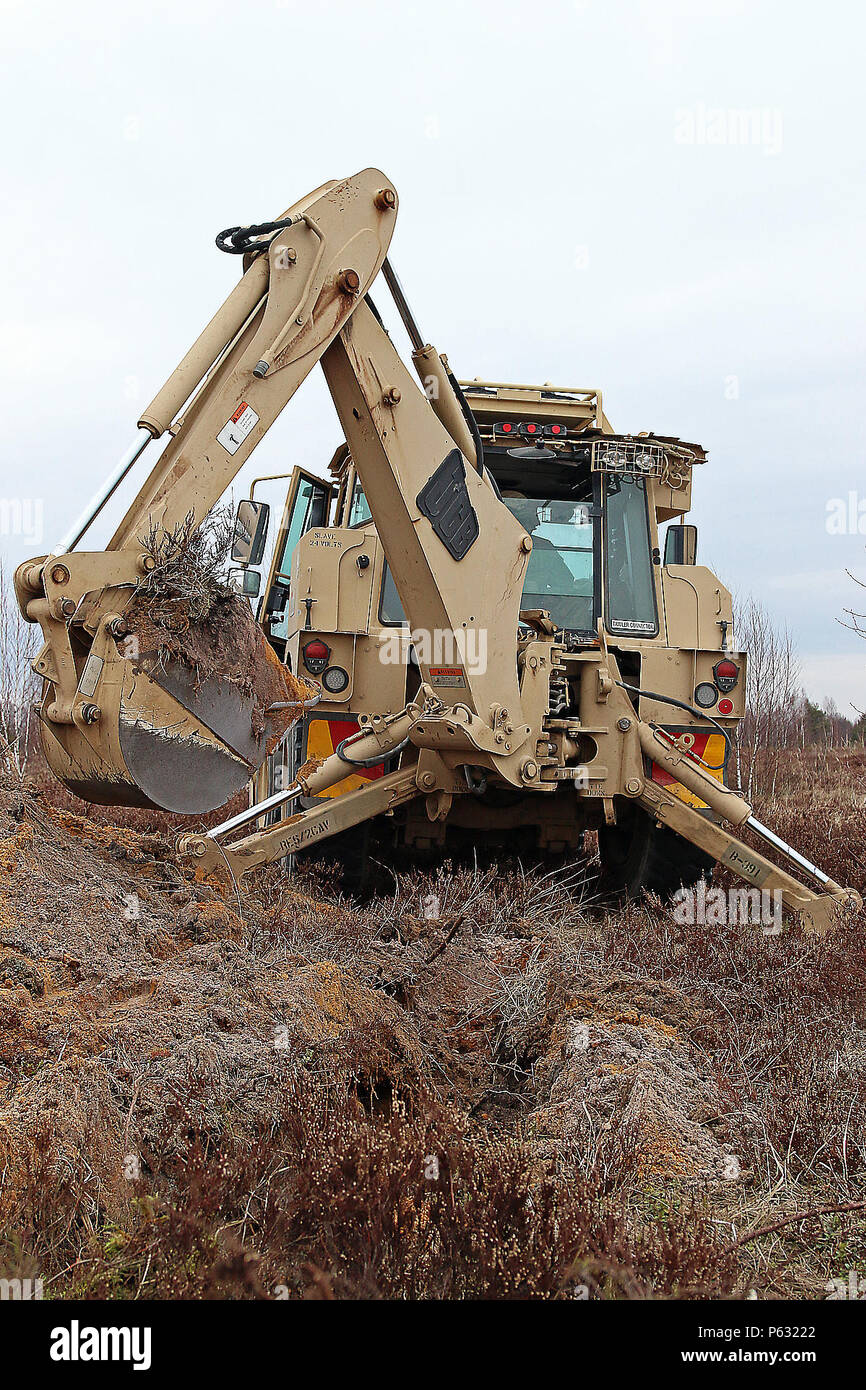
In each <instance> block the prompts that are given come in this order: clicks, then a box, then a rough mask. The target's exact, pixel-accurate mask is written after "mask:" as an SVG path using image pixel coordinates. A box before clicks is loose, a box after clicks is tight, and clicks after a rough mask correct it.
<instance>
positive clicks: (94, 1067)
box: [0, 750, 866, 1299]
mask: <svg viewBox="0 0 866 1390" xmlns="http://www.w3.org/2000/svg"><path fill="white" fill-rule="evenodd" d="M786 773H787V780H786V781H784V780H777V795H776V798H775V800H774V803H773V804H771V805H768V804H766V803H765V804H764V805H762V806H761V807H760V811H761V812H762V813H763V816H762V818H763V819H764V820H765V821H767V822H768V823H770V824H772V825H773V826H774V827H776V828H777V829H778V830H779V831H780V832H781V833H782V834H783V835H784V836H785V837H786V838H787V839H789V840H790V841H791V842H792V843H794V844H795V845H797V846H798V847H799V848H800V849H801V850H803V851H804V852H805V853H807V854H809V855H810V856H811V857H813V858H814V859H815V860H817V862H819V863H820V864H822V865H823V866H824V867H825V868H826V869H827V871H828V872H830V873H831V874H832V875H833V876H834V877H837V878H839V879H840V880H842V881H843V882H848V883H852V884H853V885H854V886H856V887H858V888H859V889H860V890H861V891H864V890H866V826H864V806H866V755H864V754H863V753H862V751H861V752H859V753H855V752H853V751H851V750H845V751H840V752H833V751H827V750H823V751H822V752H821V753H820V754H819V753H810V752H808V751H805V752H800V753H797V754H792V755H791V758H790V762H789V763H788V764H787V766H786ZM114 814H115V816H119V815H121V814H122V813H114ZM111 816H112V812H111V811H108V812H100V813H99V818H98V819H95V818H93V817H91V816H90V815H88V814H85V808H84V807H83V806H82V805H81V803H78V806H77V810H76V809H75V808H74V806H73V803H72V800H71V798H69V797H68V796H66V795H65V794H58V793H56V792H55V791H54V790H52V789H51V788H50V787H49V785H48V784H47V783H45V784H43V785H42V786H41V788H40V787H34V786H33V785H22V784H21V783H20V782H19V781H18V780H17V779H15V778H13V777H11V776H9V777H7V779H6V781H5V782H4V783H3V786H2V792H0V875H2V898H0V1274H3V1275H5V1276H6V1277H13V1276H14V1275H16V1274H17V1275H18V1276H21V1277H26V1276H31V1277H36V1276H38V1277H41V1278H42V1279H43V1280H44V1282H45V1293H46V1297H49V1296H50V1297H56V1298H73V1297H84V1298H101V1297H116V1298H177V1297H215V1298H237V1297H271V1298H273V1297H290V1298H298V1297H307V1298H347V1297H348V1298H358V1297H362V1298H464V1297H466V1298H479V1297H481V1298H574V1297H589V1298H605V1299H628V1298H652V1297H655V1298H728V1297H732V1298H742V1297H747V1296H758V1297H760V1298H778V1297H785V1296H788V1297H791V1296H793V1297H799V1298H824V1297H826V1295H827V1288H826V1286H827V1283H828V1281H829V1280H832V1279H834V1278H838V1279H842V1280H844V1281H847V1280H848V1277H849V1271H855V1272H859V1274H860V1275H861V1276H866V1220H864V1211H863V1209H862V1208H863V1205H864V1200H866V1192H864V1187H866V1183H864V1178H866V950H864V947H866V914H862V913H861V914H860V916H859V917H858V918H856V919H854V920H853V921H850V922H849V923H848V924H847V925H846V926H845V927H844V928H839V929H837V930H834V931H833V932H832V933H830V934H828V935H827V936H824V937H822V938H816V937H813V936H808V935H804V934H803V933H802V932H801V931H800V930H799V929H798V928H793V927H792V928H787V929H786V930H785V931H784V932H783V933H782V934H781V935H767V934H764V933H763V932H762V931H761V929H760V928H755V927H749V926H730V927H724V928H719V927H712V928H710V927H706V926H701V925H697V926H683V925H679V924H678V923H677V922H675V921H674V920H673V918H672V916H671V913H670V911H669V910H668V909H666V908H664V907H662V906H661V904H659V903H657V902H653V901H646V902H644V903H642V904H640V905H636V906H634V907H632V908H630V909H628V910H625V911H623V910H618V911H609V910H604V909H603V908H602V907H600V906H599V904H598V903H597V902H594V901H593V895H592V879H591V870H592V866H591V865H590V870H589V875H588V876H587V877H585V878H583V879H581V878H580V877H579V875H578V874H577V873H576V872H575V871H572V872H570V873H569V872H565V871H560V872H557V873H544V872H541V871H530V870H521V869H520V867H519V866H517V865H512V866H502V867H500V869H499V871H498V872H484V871H481V870H476V871H470V870H467V869H464V868H459V867H456V866H455V867H449V866H446V867H445V868H443V869H442V870H440V871H439V872H438V873H435V874H426V875H423V874H420V873H419V874H413V875H409V876H401V877H399V879H395V881H394V889H393V893H391V894H389V895H385V896H381V897H377V898H374V899H372V900H370V901H367V902H365V903H354V902H352V901H351V900H349V899H347V898H345V897H344V896H341V894H340V892H339V891H338V890H337V888H336V886H335V885H334V883H329V881H328V880H327V879H326V878H323V874H322V870H321V867H317V868H316V869H315V871H314V870H313V869H312V868H310V869H308V870H305V871H302V872H300V873H299V874H298V875H297V876H296V877H295V878H293V879H288V878H286V877H285V876H284V874H283V873H282V871H281V870H279V869H272V870H269V871H268V872H266V873H264V874H262V875H260V876H259V877H257V878H256V879H254V880H247V881H245V882H244V884H243V885H242V886H241V888H240V892H239V894H237V893H236V891H235V889H234V888H233V887H232V886H231V885H227V886H226V885H221V884H218V883H209V882H196V881H195V880H194V879H193V878H192V876H191V874H190V873H188V872H187V871H184V870H181V869H180V868H179V867H178V865H177V863H176V862H175V860H174V856H173V851H172V844H171V839H170V837H169V836H168V835H167V834H166V833H165V832H166V826H165V822H164V821H162V822H160V820H159V818H158V817H156V816H153V817H151V818H150V823H148V818H147V816H146V815H145V814H144V813H141V812H137V813H132V814H130V815H129V816H128V817H127V818H126V821H125V823H124V825H116V824H115V825H112V824H111V823H110V820H111ZM857 1204H859V1206H858V1205H857ZM845 1207H848V1208H849V1209H848V1210H847V1211H846V1210H843V1209H842V1208H845ZM828 1209H829V1210H828Z"/></svg>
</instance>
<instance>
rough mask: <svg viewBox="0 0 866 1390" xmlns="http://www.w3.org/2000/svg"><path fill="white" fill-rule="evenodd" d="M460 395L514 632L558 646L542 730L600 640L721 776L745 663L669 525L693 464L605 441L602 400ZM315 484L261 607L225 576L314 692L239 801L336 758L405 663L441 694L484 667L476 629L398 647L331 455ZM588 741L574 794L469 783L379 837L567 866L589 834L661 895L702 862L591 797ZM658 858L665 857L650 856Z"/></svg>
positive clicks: (362, 772)
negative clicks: (554, 859)
mask: <svg viewBox="0 0 866 1390" xmlns="http://www.w3.org/2000/svg"><path fill="white" fill-rule="evenodd" d="M461 388H462V392H463V395H464V398H465V400H466V403H467V405H468V408H469V411H471V416H472V420H473V425H474V429H475V430H476V431H477V437H478V439H479V440H480V443H481V446H482V449H483V459H484V466H485V468H486V469H487V470H488V472H489V474H490V475H491V476H492V478H493V479H494V480H495V483H496V485H497V487H498V489H499V492H500V494H501V497H502V500H503V501H504V503H505V505H506V506H507V507H508V509H509V511H510V512H511V513H512V515H513V516H514V517H516V519H517V520H518V521H519V522H520V524H521V526H523V527H524V529H525V530H526V532H527V535H528V536H530V537H531V540H532V552H531V556H530V560H529V566H528V569H527V573H526V577H525V583H524V588H523V603H522V609H521V627H522V628H525V632H526V635H527V636H529V635H530V634H531V633H532V632H533V631H535V630H538V626H539V624H540V625H541V626H542V630H545V631H548V632H549V631H551V630H553V629H555V630H556V633H557V634H558V638H559V640H560V641H561V642H562V645H563V648H564V652H563V658H562V664H561V667H560V669H559V670H558V671H557V672H555V673H554V675H553V676H552V678H551V687H550V690H551V696H550V710H549V715H550V723H551V726H555V725H556V724H557V722H558V723H559V724H561V725H562V728H563V730H564V729H565V728H566V727H567V725H568V721H569V717H570V716H571V718H572V720H573V718H574V716H575V715H576V714H579V711H580V707H581V682H582V681H583V680H584V678H586V677H589V676H590V675H592V678H593V679H594V670H592V669H591V668H590V667H587V666H583V665H582V663H581V659H580V657H581V652H586V651H587V650H591V649H595V650H597V649H598V647H599V645H600V644H605V645H606V646H607V647H608V649H610V650H611V651H613V652H614V653H615V655H616V658H617V663H618V665H619V669H620V672H621V674H622V677H623V680H624V681H625V682H627V683H628V685H629V686H630V687H632V688H633V690H636V691H642V692H644V693H642V694H641V695H639V696H636V697H635V698H637V699H639V702H640V703H639V706H638V708H639V712H640V715H641V717H642V718H644V719H655V720H657V721H659V722H660V723H662V724H663V725H664V727H665V728H666V729H667V730H668V731H669V732H671V733H673V734H674V735H675V737H676V739H677V742H678V743H679V744H680V746H682V747H683V748H686V749H689V750H690V751H691V752H693V754H694V755H695V756H696V757H697V758H699V759H700V760H701V761H702V763H703V764H704V766H705V767H706V768H708V769H709V770H711V771H712V774H713V776H714V777H716V778H717V779H719V780H724V777H725V764H726V742H725V738H724V735H723V732H722V730H723V729H727V730H733V729H734V727H735V725H736V722H737V721H738V720H739V719H740V718H741V717H742V715H743V712H744V699H745V657H744V655H743V654H741V653H736V652H733V651H732V650H731V637H732V613H731V595H730V593H729V591H728V590H727V589H726V588H725V587H724V585H723V584H722V583H721V582H720V581H719V579H718V578H717V577H716V576H715V575H714V574H713V573H712V572H711V571H710V570H708V569H706V568H705V567H703V566H701V565H699V564H698V563H697V554H696V551H697V534H696V528H695V527H694V526H690V525H688V524H686V523H685V522H684V517H685V515H686V513H687V512H688V510H689V506H690V501H691V484H692V469H693V468H694V467H695V466H697V465H699V464H701V463H703V462H704V459H705V454H704V451H703V450H702V449H701V448H700V447H699V446H697V445H694V444H686V443H683V442H681V441H680V440H678V439H674V438H671V437H665V436H659V435H651V434H640V435H634V436H631V435H618V434H615V433H614V431H613V430H612V428H611V425H610V423H609V422H608V420H607V418H606V416H605V414H604V410H603V408H602V399H601V393H600V392H598V391H591V390H576V389H570V388H558V387H553V386H514V385H501V384H496V383H492V382H485V381H471V382H463V383H461ZM329 472H330V480H329V481H325V480H323V479H322V478H320V477H317V476H315V475H314V474H312V473H310V472H306V471H305V470H303V469H300V468H296V469H295V470H294V472H293V473H292V474H291V475H290V480H289V485H288V489H287V493H286V497H285V504H284V506H283V508H282V515H281V516H280V517H279V523H278V526H277V529H276V534H275V535H274V536H273V537H272V538H271V540H272V548H271V558H270V563H269V565H268V566H267V567H266V571H265V572H264V582H263V584H262V585H261V592H260V593H256V589H257V587H258V575H257V574H255V573H251V572H250V566H249V565H247V566H246V567H245V568H246V573H244V574H242V575H241V576H240V578H241V583H242V584H243V585H244V586H245V587H246V591H247V592H248V593H250V594H251V596H254V597H255V600H256V601H257V604H258V607H257V616H258V619H259V621H260V623H261V624H262V626H263V628H264V631H265V633H266V634H267V635H268V637H269V639H270V641H271V643H272V645H273V646H274V648H275V649H276V651H277V653H278V654H279V655H280V657H281V658H282V659H283V660H284V661H285V662H286V663H287V664H288V665H289V667H290V669H291V670H292V671H294V672H295V673H296V674H297V675H298V676H301V677H303V678H304V679H306V680H310V681H312V682H313V683H314V684H316V685H318V687H319V688H320V689H321V699H320V701H319V703H318V704H317V705H316V707H315V708H314V709H311V710H309V711H308V712H307V714H306V716H305V718H304V719H303V720H302V721H300V722H299V723H298V724H297V725H296V726H295V727H294V729H292V730H291V731H290V733H289V734H288V735H287V737H286V740H285V742H284V744H283V746H282V747H281V748H280V749H279V750H278V751H277V753H276V754H275V755H273V756H272V757H271V758H270V759H269V760H268V762H267V763H266V764H265V766H264V767H263V768H262V770H261V772H260V773H259V779H258V782H257V783H256V784H255V786H254V787H253V789H252V795H253V798H254V800H255V801H258V800H262V799H263V798H265V797H266V796H268V795H270V794H272V793H273V792H274V791H279V790H280V789H281V788H283V787H285V786H288V785H290V784H291V782H292V780H293V778H294V776H295V774H296V773H297V771H298V769H299V768H300V767H301V766H302V765H304V764H306V763H307V762H308V761H309V760H320V759H323V758H325V757H327V756H328V755H329V754H331V753H333V752H334V750H335V749H336V748H337V747H338V746H339V745H340V744H341V743H342V741H343V740H344V739H346V738H348V737H350V736H351V735H353V734H355V733H356V732H357V731H358V728H359V716H360V715H361V714H362V713H364V712H368V713H376V714H381V715H384V714H393V713H397V712H398V711H400V710H402V709H403V708H404V706H405V704H406V702H407V700H408V699H411V697H412V696H413V694H414V693H415V691H416V690H417V688H418V686H419V684H420V680H421V677H420V670H419V663H418V654H419V645H420V644H424V643H427V644H428V645H429V647H430V650H429V652H424V651H423V650H422V651H421V657H422V661H424V662H425V664H426V663H429V664H430V665H431V666H432V667H433V669H434V670H435V671H437V672H438V677H439V679H440V680H441V681H443V682H446V683H447V681H448V679H449V674H448V673H449V671H452V672H453V673H454V675H453V679H455V680H459V671H460V668H461V665H462V664H463V663H466V662H468V663H470V664H471V663H473V662H483V661H484V660H485V659H486V652H485V650H484V645H485V641H486V639H487V634H485V633H483V632H478V631H477V630H475V631H470V632H468V633H467V634H465V638H463V639H462V635H461V634H456V633H438V634H427V633H417V634H413V633H411V632H410V630H409V626H408V624H407V621H406V618H405V614H404V609H403V605H402V603H401V600H400V595H399V593H398V591H397V586H396V584H395V582H394V578H393V576H392V574H391V571H390V569H389V566H388V563H387V560H386V558H385V552H384V549H383V546H382V542H381V539H380V537H379V535H378V533H377V529H376V526H375V524H374V523H373V520H372V518H371V515H370V508H369V506H368V505H367V500H366V498H365V496H364V490H363V487H362V486H361V482H360V480H359V478H358V476H357V473H356V470H355V467H354V464H353V461H352V458H351V455H350V453H349V450H348V448H347V447H346V446H345V445H343V446H342V447H340V448H339V449H338V450H337V452H336V453H335V455H334V457H333V459H332V460H331V464H330V469H329ZM265 481H268V480H264V479H260V480H257V481H256V484H255V485H254V487H253V492H252V498H251V501H250V502H248V503H243V504H242V507H241V513H242V514H245V515H246V523H245V525H246V530H247V531H248V533H249V535H250V539H251V541H252V542H253V543H254V544H255V543H257V544H258V550H259V553H258V556H255V554H254V550H253V551H251V555H252V557H253V559H255V558H258V559H259V560H261V556H262V549H263V546H264V529H265V527H266V525H267V521H268V509H267V507H266V505H264V504H263V503H261V502H260V501H259V502H257V501H256V490H257V489H259V490H261V485H262V484H263V483H264V482H265ZM666 522H668V523H671V524H670V525H669V526H668V528H667V534H666V536H665V541H664V554H662V552H661V548H660V536H659V528H660V527H661V526H662V525H663V524H664V523H666ZM256 529H258V536H256V535H255V534H254V532H255V531H256ZM461 639H462V640H461ZM493 640H495V637H494V638H493ZM654 691H664V692H665V695H666V697H667V698H666V700H665V702H664V703H661V702H658V701H656V700H654V699H653V695H652V693H651V692H654ZM670 697H673V698H674V699H675V700H679V701H680V702H681V703H682V706H684V708H678V707H677V706H676V705H672V704H671V703H670ZM704 711H706V716H710V717H711V719H712V721H713V722H709V720H708V718H707V717H706V716H705V715H704V714H703V712H704ZM595 722H596V723H597V721H595ZM553 732H554V736H555V734H556V732H557V731H556V730H555V729H553ZM604 742H605V730H604V729H603V728H597V727H594V726H593V722H592V721H590V723H589V724H588V725H586V726H584V727H583V728H582V730H581V736H580V744H581V747H580V767H581V768H582V769H583V776H584V781H583V784H582V785H578V784H576V785H574V786H568V787H567V788H566V786H565V785H564V784H563V786H561V787H558V788H557V789H556V792H557V794H556V795H555V796H551V797H545V798H539V797H537V796H532V797H530V796H528V795H523V794H521V792H520V791H519V790H515V789H513V788H507V787H497V786H495V785H494V784H492V783H489V782H485V785H483V786H482V785H480V784H479V786H478V787H476V788H473V791H474V792H475V793H476V794H475V795H472V796H465V797H460V798H455V800H454V803H453V806H452V808H451V810H450V813H449V815H448V817H447V819H445V820H443V821H439V822H435V823H431V821H430V819H429V818H428V816H427V815H426V814H425V809H424V806H423V805H421V806H418V805H417V804H416V805H410V806H408V807H405V808H403V809H402V810H401V811H400V812H398V813H396V814H395V815H394V816H393V817H391V818H390V823H389V825H388V827H387V833H388V835H389V837H390V838H392V840H394V841H396V842H397V843H399V844H401V845H405V846H407V847H414V848H415V849H417V850H431V849H437V848H438V849H439V850H440V851H441V850H442V849H444V848H445V847H446V845H448V844H449V843H450V842H452V841H453V842H454V843H455V844H457V843H459V842H460V841H461V840H462V841H464V842H466V841H467V840H468V841H469V842H470V843H471V844H472V845H474V846H475V847H479V846H483V845H489V846H490V847H491V848H495V849H496V850H499V851H501V850H502V849H503V848H505V849H513V850H523V851H528V850H534V851H537V852H549V853H552V854H568V853H573V852H577V851H579V850H580V848H581V846H582V843H583V837H584V832H585V831H586V830H587V829H588V828H594V829H597V830H599V831H600V836H599V840H600V847H601V852H602V860H603V863H604V865H605V869H606V873H607V877H608V878H609V880H610V881H611V883H612V884H613V885H614V886H616V887H625V888H626V889H628V890H633V891H637V890H638V888H639V887H641V886H648V887H654V886H655V887H657V888H658V889H659V890H660V891H667V890H668V889H669V887H670V882H669V879H670V874H671V873H674V874H678V875H679V877H680V878H681V879H682V880H683V881H689V879H690V878H691V879H693V878H694V877H695V876H696V874H697V873H698V872H699V871H700V872H702V871H704V870H705V869H706V867H707V866H708V864H709V860H708V858H707V856H705V855H703V854H702V853H701V852H700V851H699V850H697V849H695V848H694V847H690V846H688V845H687V844H685V843H684V842H683V841H682V840H681V839H679V838H677V840H676V843H675V844H671V845H669V846H668V845H667V841H666V837H665V833H664V832H660V831H658V830H657V829H656V828H654V827H652V825H651V822H650V821H649V819H648V817H646V815H645V814H643V813H642V812H640V810H639V808H637V807H635V806H633V805H632V804H630V803H628V802H624V801H620V799H619V798H613V797H605V795H604V776H603V775H602V776H598V775H597V774H598V772H601V773H602V774H603V773H604V771H605V769H604V766H603V764H604V756H605V755H604ZM403 756H406V754H404V755H403ZM398 761H399V759H393V760H391V763H390V764H389V765H388V766H391V765H394V766H396V765H397V762H398ZM385 771H386V764H385V763H378V764H375V765H373V766H372V767H368V768H363V769H358V770H357V771H353V772H351V773H349V774H348V775H347V776H346V777H345V778H344V779H343V780H342V781H340V782H338V783H337V784H336V785H335V786H332V787H330V788H328V789H327V791H325V792H324V793H322V795H324V796H327V797H336V796H340V795H342V794H343V793H344V792H347V791H351V790H352V789H354V788H356V787H358V786H360V785H362V783H363V780H365V779H366V780H374V779H376V778H377V777H381V776H382V775H383V774H384V772H385ZM649 771H650V773H651V776H652V777H653V779H654V780H657V781H659V782H661V783H663V784H664V785H666V786H668V787H669V788H671V789H675V790H676V793H677V795H679V796H680V797H681V798H682V799H683V800H686V801H687V802H688V803H689V804H690V805H692V806H696V807H698V808H701V809H705V807H704V803H703V802H701V801H700V800H699V799H698V798H697V797H696V796H695V795H694V794H693V793H692V792H690V791H688V790H687V789H686V788H685V787H684V786H682V785H681V784H679V783H677V782H675V781H674V779H673V778H672V777H671V776H670V775H669V774H668V773H667V772H665V771H664V770H663V769H661V768H660V767H658V766H656V765H655V764H652V765H651V767H650V768H649ZM479 782H480V779H479ZM575 790H576V791H577V792H578V796H577V797H575V796H574V791H575ZM615 801H616V802H618V803H619V804H618V805H615V804H612V803H614V802H615ZM301 804H302V805H310V804H311V802H310V801H309V800H305V801H302V803H301ZM707 814H709V812H707ZM262 824H263V825H266V824H268V819H267V817H263V819H262ZM377 830H378V831H379V832H380V833H381V830H382V825H381V818H380V821H379V822H378V823H377ZM654 830H655V833H653V831H654ZM366 831H367V832H369V826H368V827H366ZM667 833H668V835H669V834H670V832H667ZM660 846H661V848H662V849H664V848H665V847H667V848H668V849H669V850H670V854H669V855H667V854H664V853H661V854H660V853H659V848H660ZM689 856H690V858H689ZM669 860H670V863H669V862H668V861H669ZM656 861H658V862H656ZM684 861H688V862H684ZM675 866H676V867H675Z"/></svg>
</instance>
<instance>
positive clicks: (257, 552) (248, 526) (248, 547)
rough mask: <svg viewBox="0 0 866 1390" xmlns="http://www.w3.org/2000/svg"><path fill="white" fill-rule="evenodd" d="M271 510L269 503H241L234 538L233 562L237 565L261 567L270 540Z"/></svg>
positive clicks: (249, 501) (236, 518)
mask: <svg viewBox="0 0 866 1390" xmlns="http://www.w3.org/2000/svg"><path fill="white" fill-rule="evenodd" d="M270 516H271V509H270V507H269V506H268V504H267V502H253V501H252V500H251V499H249V500H247V501H245V502H241V503H240V505H239V507H238V513H237V516H236V517H235V531H234V535H233V536H232V560H233V561H234V563H235V564H236V565H260V564H261V563H262V556H263V555H264V553H265V541H266V540H267V538H268V522H269V521H270Z"/></svg>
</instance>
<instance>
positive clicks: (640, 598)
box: [604, 475, 658, 634]
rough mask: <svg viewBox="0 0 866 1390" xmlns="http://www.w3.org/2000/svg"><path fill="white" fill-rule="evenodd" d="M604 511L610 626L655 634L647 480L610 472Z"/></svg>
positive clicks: (607, 609) (622, 629) (619, 630)
mask: <svg viewBox="0 0 866 1390" xmlns="http://www.w3.org/2000/svg"><path fill="white" fill-rule="evenodd" d="M604 514H605V533H606V563H605V578H606V588H607V608H606V612H607V626H608V628H609V629H610V631H611V632H629V633H635V634H642V633H648V634H653V633H656V632H657V631H658V621H657V618H656V606H655V592H654V589H653V567H652V557H651V555H650V536H649V521H648V513H647V496H646V482H645V480H644V479H643V478H633V477H628V476H624V477H615V476H612V475H611V476H609V477H608V478H607V480H606V495H605V509H604Z"/></svg>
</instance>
